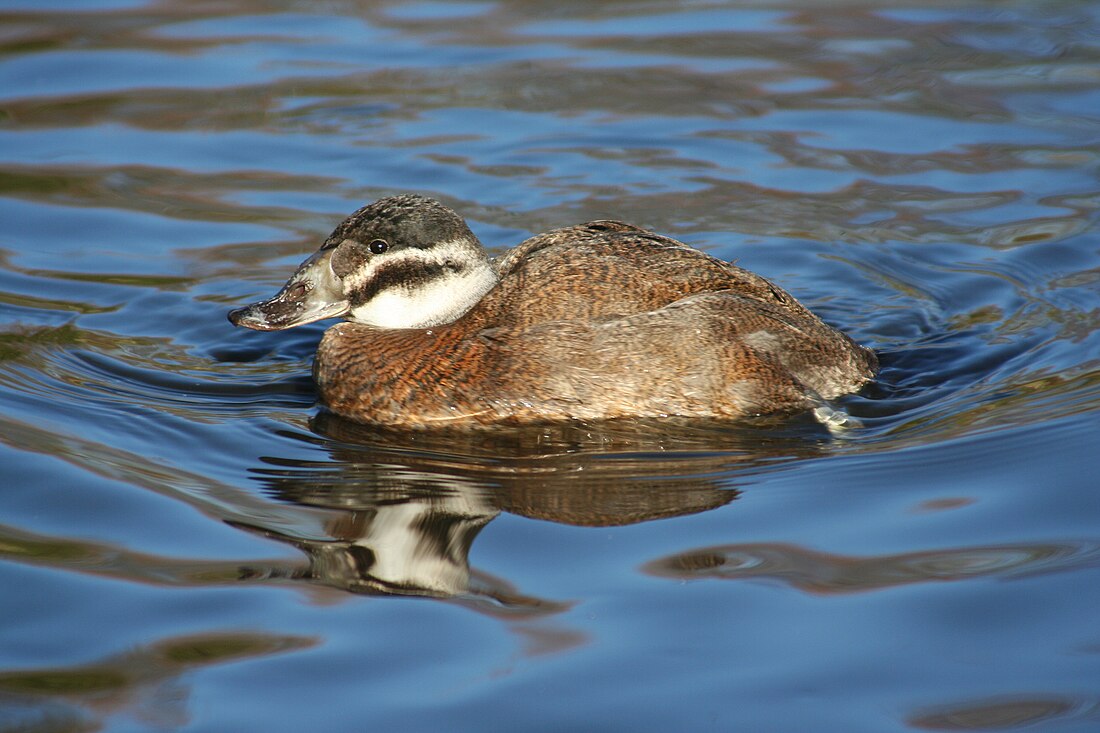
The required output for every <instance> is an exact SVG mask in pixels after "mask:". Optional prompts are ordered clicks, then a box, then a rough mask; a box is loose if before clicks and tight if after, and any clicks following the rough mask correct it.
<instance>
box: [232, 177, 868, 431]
mask: <svg viewBox="0 0 1100 733" xmlns="http://www.w3.org/2000/svg"><path fill="white" fill-rule="evenodd" d="M334 316H347V317H348V318H349V320H350V321H351V322H349V323H341V324H338V325H336V326H334V327H332V328H330V329H329V330H328V331H327V332H326V333H325V336H324V338H323V339H322V341H321V344H320V347H319V348H318V351H317V361H316V364H315V366H314V376H315V378H316V380H317V384H318V388H319V390H320V394H321V398H322V400H323V401H324V402H325V403H326V404H327V405H328V406H329V407H330V408H331V409H332V410H333V411H335V412H336V413H338V414H341V415H344V416H346V417H350V418H352V419H355V420H360V421H363V422H370V423H378V424H388V425H404V426H411V427H420V426H426V425H432V424H439V423H454V422H460V423H461V422H465V423H484V424H488V423H502V422H505V423H524V422H540V421H548V420H567V419H583V420H598V419H607V418H617V417H653V416H662V415H682V416H691V417H712V418H721V419H729V418H745V417H750V416H756V415H760V414H763V413H792V412H798V411H803V410H807V409H812V408H815V407H817V406H819V405H820V403H821V400H822V399H831V398H833V397H836V396H838V395H841V394H845V393H848V392H852V391H855V390H857V389H859V388H860V387H861V386H862V385H863V384H865V383H866V382H867V381H868V380H870V379H871V378H872V377H873V376H874V373H875V369H876V367H877V360H876V358H875V356H874V354H873V353H872V352H871V351H870V350H868V349H865V348H863V347H861V346H858V345H857V344H855V343H854V342H853V341H852V340H851V339H849V338H848V337H847V336H845V335H844V334H842V333H840V332H838V331H836V330H834V329H833V328H831V327H829V326H827V325H826V324H825V323H824V322H822V321H821V320H820V319H819V318H817V317H816V316H815V315H813V314H812V313H810V311H808V310H807V309H806V308H805V307H804V306H802V305H801V304H800V303H799V302H798V301H796V300H795V299H794V298H793V297H792V296H791V295H789V294H788V293H786V292H785V291H783V290H781V289H780V288H778V287H776V286H775V285H772V284H771V283H770V282H768V281H767V280H765V279H764V278H762V277H759V276H757V275H754V274H752V273H750V272H747V271H746V270H742V269H741V268H738V267H735V266H733V265H731V264H728V263H725V262H722V261H720V260H716V259H714V258H712V257H710V256H708V255H705V254H703V253H702V252H699V251H698V250H695V249H692V248H691V247H688V246H687V245H685V244H682V243H680V242H677V241H676V240H673V239H669V238H668V237H663V236H660V235H657V234H653V233H652V232H648V231H646V230H644V229H640V228H638V227H635V226H632V225H630V224H623V223H621V222H616V221H595V222H589V223H588V224H582V225H579V226H574V227H568V228H565V229H556V230H554V231H551V232H547V233H545V234H540V235H538V236H535V237H532V238H531V239H528V240H526V241H525V242H523V243H522V244H520V245H519V246H518V247H517V248H516V249H514V250H513V251H511V252H510V253H508V254H507V255H506V256H505V257H504V258H503V259H502V260H501V261H500V263H499V264H498V265H496V266H494V264H493V263H492V262H491V261H490V260H489V258H488V257H487V255H486V254H485V251H484V249H483V248H482V246H481V243H480V242H479V241H478V240H477V238H476V237H475V236H474V234H473V233H472V232H471V231H470V229H469V227H467V226H466V223H465V222H464V221H463V220H462V219H461V218H460V217H459V216H458V215H457V214H456V213H455V212H453V211H451V210H450V209H448V208H446V207H444V206H443V205H441V204H439V203H438V202H436V201H433V200H431V199H427V198H424V197H421V196H396V197H392V198H385V199H381V200H379V201H376V202H375V203H373V204H370V205H368V206H365V207H363V208H362V209H360V210H359V211H357V212H355V214H353V215H352V216H351V217H349V218H348V219H346V220H345V221H344V222H343V223H342V224H340V226H338V227H337V228H336V230H335V231H334V232H333V233H332V235H331V236H330V237H329V238H328V239H327V240H326V241H325V243H324V245H323V246H322V247H321V249H320V250H319V251H318V252H317V253H315V254H314V255H313V256H312V257H310V258H309V259H308V260H306V261H305V262H304V263H303V264H302V265H301V267H300V268H299V269H298V271H297V272H296V273H295V274H294V275H293V276H292V277H291V278H290V280H289V281H288V282H287V284H286V285H285V286H284V287H283V289H282V290H281V291H279V293H278V294H277V295H276V296H275V297H274V298H272V299H270V300H268V301H264V302H260V303H255V304H252V305H250V306H247V307H245V308H240V309H238V310H235V311H233V312H232V313H230V315H229V318H230V320H231V321H232V322H233V323H234V324H236V325H240V326H247V327H249V328H254V329H259V330H277V329H284V328H291V327H294V326H299V325H301V324H304V323H311V322H313V321H317V320H320V319H323V318H331V317H334Z"/></svg>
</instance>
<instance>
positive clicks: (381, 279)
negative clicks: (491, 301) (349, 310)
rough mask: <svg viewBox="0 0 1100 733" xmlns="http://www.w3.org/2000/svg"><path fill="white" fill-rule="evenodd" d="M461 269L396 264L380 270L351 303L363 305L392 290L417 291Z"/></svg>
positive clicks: (421, 264)
mask: <svg viewBox="0 0 1100 733" xmlns="http://www.w3.org/2000/svg"><path fill="white" fill-rule="evenodd" d="M461 269H462V268H461V267H455V265H454V263H448V264H439V263H434V262H432V263H428V262H411V261H408V262H394V263H393V264H390V265H386V266H383V267H380V268H378V271H377V272H375V273H374V277H373V278H371V280H370V281H369V282H368V283H366V284H365V285H364V286H363V287H362V288H361V289H359V290H357V291H356V292H355V293H353V294H352V297H351V302H352V304H353V305H362V304H363V303H367V302H369V301H370V300H371V299H372V298H374V297H376V296H377V295H378V294H379V293H381V292H383V291H386V290H390V289H392V288H405V289H407V290H415V289H416V288H419V287H423V286H424V285H427V284H429V283H430V282H432V281H433V280H436V279H438V278H440V277H442V276H443V275H444V274H445V273H446V272H448V271H452V272H459V271H460V270H461Z"/></svg>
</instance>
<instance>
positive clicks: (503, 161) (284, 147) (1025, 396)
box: [0, 0, 1100, 733]
mask: <svg viewBox="0 0 1100 733" xmlns="http://www.w3.org/2000/svg"><path fill="white" fill-rule="evenodd" d="M1098 174H1100V9H1098V7H1097V6H1096V4H1095V3H1088V2H1060V3H1030V4H1026V3H1025V4H1019V3H1017V4H1003V3H987V2H970V3H964V4H961V5H959V4H954V5H951V6H945V5H942V4H941V3H935V2H931V0H923V1H922V0H917V2H916V3H915V4H905V5H898V4H894V3H885V2H883V3H875V2H867V3H857V4H841V5H836V4H805V5H804V6H802V7H800V6H797V5H793V6H792V5H790V4H784V3H778V2H763V3H754V4H752V5H751V7H743V6H742V5H741V4H739V3H723V2H671V1H668V0H654V1H653V2H647V3H632V2H604V3H576V4H570V3H564V4H563V3H560V2H541V1H539V0H533V1H531V2H524V3H504V2H420V3H398V2H381V3H370V4H359V3H353V2H329V3H323V4H315V3H305V2H280V3H256V2H248V1H247V0H237V1H236V2H223V3H216V4H195V3H188V2H182V1H180V0H175V1H173V0H166V1H164V2H155V3H153V2H141V1H136V0H135V1H133V2H129V1H126V2H108V1H107V0H104V1H103V2H97V1H94V0H89V1H88V2H79V3H78V2H48V3H43V2H30V0H25V1H24V2H11V1H0V468H2V472H0V475H2V479H0V587H2V588H3V591H2V596H0V598H2V601H0V730H2V731H21V732H22V731H36V732H37V731H41V732H45V731H51V732H52V731H86V730H105V731H112V732H115V731H145V730H194V731H225V730H271V731H300V730H336V731H345V730H347V731H352V730H373V729H379V730H411V731H419V730H424V731H439V730H446V731H466V730H469V731H484V730H523V731H537V730H547V731H550V730H553V731H561V730H599V731H604V730H607V731H685V730H704V729H706V730H738V731H741V730H743V731H811V730H812V731H841V732H844V733H848V732H859V731H868V732H869V733H870V732H878V731H907V730H983V731H986V730H993V731H1000V730H1017V729H1026V730H1043V731H1046V730H1051V731H1093V730H1097V729H1100V692H1098V682H1100V627H1098V626H1097V623H1096V619H1097V611H1096V609H1097V608H1100V582H1098V581H1100V494H1098V491H1097V488H1096V487H1097V479H1096V477H1097V476H1098V475H1100V451H1098V450H1097V446H1098V445H1100V442H1098V440H1100V439H1098V437H1097V436H1098V435H1100V430H1098V428H1100V419H1098V418H1100V256H1098V255H1100V223H1098V222H1100V216H1098V212H1100V175H1098ZM400 191H416V192H420V193H424V194H428V195H431V196H435V197H437V198H440V199H441V200H443V201H445V202H446V203H447V204H449V205H451V206H452V207H454V208H455V209H456V210H458V211H459V212H461V213H462V214H463V215H464V216H466V217H467V219H468V221H469V222H470V224H471V226H472V228H473V229H474V231H475V232H476V233H477V234H478V235H479V236H480V237H481V238H482V239H483V241H484V242H485V243H486V245H487V246H489V247H490V248H492V249H493V250H494V251H497V252H500V251H503V250H504V249H506V248H507V247H509V246H511V245H513V244H515V243H517V242H518V241H520V240H521V239H523V238H524V237H526V236H528V235H530V234H531V233H534V232H538V231H543V230H545V229H547V228H550V227H553V226H559V225H565V224H572V223H577V222H581V221H586V220H590V219H596V218H617V219H624V220H627V221H632V222H634V223H637V224H641V225H645V226H647V227H650V228H653V229H655V230H657V231H660V232H663V233H667V234H671V235H673V236H676V237H678V238H680V239H682V240H684V241H687V242H689V243H691V244H693V245H696V246H698V247H700V248H702V249H705V250H706V251H708V252H710V253H712V254H714V255H716V256H719V257H722V258H725V259H730V260H736V261H737V262H738V263H739V264H740V265H742V266H744V267H747V268H749V269H752V270H754V271H756V272H759V273H760V274H762V275H765V276H767V277H769V278H771V279H774V280H775V281H777V282H778V283H780V284H781V285H783V286H784V287H785V288H787V289H789V290H791V291H792V292H793V293H795V294H796V295H797V296H798V297H799V298H800V299H802V300H803V301H804V302H805V303H806V304H807V305H809V306H810V307H812V308H813V309H814V310H815V311H817V312H818V313H820V314H821V315H822V316H823V317H824V318H826V320H828V321H830V322H831V323H833V324H835V325H837V326H838V327H840V328H842V329H843V330H845V331H846V332H848V333H850V334H851V335H853V337H855V338H857V339H858V340H859V341H861V342H862V343H865V344H867V345H870V346H872V347H874V348H875V349H876V350H877V351H878V352H879V353H880V357H881V359H882V362H883V371H882V374H881V377H880V379H879V380H878V381H876V383H875V384H873V385H872V386H871V387H869V388H868V389H867V390H865V391H864V392H863V393H862V394H860V395H858V396H853V397H851V398H847V399H845V400H843V401H842V406H843V407H844V409H846V410H847V411H848V412H849V413H850V414H851V415H853V416H854V417H856V418H858V420H859V421H860V422H861V423H862V427H861V428H858V429H855V430H851V431H848V432H846V433H844V434H840V435H831V434H829V433H828V432H827V431H824V430H823V429H821V428H820V427H819V426H816V425H815V424H814V423H813V422H812V421H810V420H806V419H794V420H791V421H789V422H786V423H783V424H779V425H769V426H731V425H700V424H691V423H668V422H665V423H661V422H658V423H649V424H639V425H631V424H626V425H624V424H619V425H591V426H589V425H577V426H563V427H560V428H545V429H541V428H540V429H529V430H510V431H504V432H502V433H498V434H488V435H486V434H475V435H470V434H463V433H459V432H454V433H441V434H414V435H409V434H400V433H393V432H390V431H385V430H377V429H369V428H365V427H362V426H356V425H353V424H349V423H346V422H343V421H340V420H338V419H335V418H333V417H331V416H329V415H327V414H325V413H323V412H321V411H320V410H319V409H318V408H317V406H316V405H315V399H316V397H315V393H314V391H313V386H312V383H311V381H310V378H309V368H310V363H311V359H312V355H313V352H314V350H315V348H316V344H317V341H318V339H319V338H320V335H321V333H322V331H323V329H324V328H325V326H326V325H327V324H316V325H314V326H309V327H305V328H302V329H298V330H295V331H291V332H283V333H270V334H261V333H255V332H247V331H243V330H239V329H234V328H232V327H231V326H230V325H229V323H228V322H227V321H226V320H225V314H226V312H227V311H228V310H229V309H230V308H232V307H234V306H236V305H239V304H242V303H244V302H247V301H250V300H254V299H256V298H259V297H265V296H267V295H270V294H271V293H273V292H274V289H275V288H277V287H278V286H279V285H280V284H281V283H282V282H283V281H284V280H285V279H286V277H287V275H288V274H289V272H290V271H291V270H292V268H293V267H294V266H295V265H296V263H297V262H299V261H300V260H301V259H302V258H303V257H304V256H305V255H306V254H307V253H309V252H311V251H313V250H314V249H315V248H316V247H317V246H318V244H319V243H320V242H321V241H322V240H323V238H324V237H325V236H326V235H327V234H328V232H329V231H331V229H332V227H333V226H334V225H335V224H336V223H337V222H338V221H339V220H340V219H341V218H342V217H343V216H344V215H346V214H348V213H350V212H351V211H353V210H354V209H356V208H357V207H358V206H360V205H361V204H363V203H364V202H366V201H369V200H372V199H374V198H377V197H379V196H382V195H386V194H390V193H395V192H400Z"/></svg>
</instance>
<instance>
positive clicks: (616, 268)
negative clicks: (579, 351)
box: [472, 221, 812, 325]
mask: <svg viewBox="0 0 1100 733" xmlns="http://www.w3.org/2000/svg"><path fill="white" fill-rule="evenodd" d="M498 269H499V271H500V276H501V282H500V284H499V285H498V286H497V288H496V289H495V290H494V291H493V292H492V293H491V294H490V297H489V298H487V300H486V303H485V305H486V306H487V307H486V308H482V309H477V310H479V311H480V312H481V313H484V314H491V316H490V317H491V319H492V320H494V321H495V322H496V324H497V325H504V324H505V323H509V324H515V325H521V324H534V323H539V322H543V321H560V320H579V321H592V320H598V319H603V318H616V317H621V316H625V315H630V314H634V313H642V312H645V311H650V310H654V309H657V308H661V307H663V306H666V305H668V304H670V303H673V302H675V301H677V300H680V299H681V298H684V297H687V296H689V295H695V294H698V293H707V292H714V291H718V290H730V291H733V292H736V293H737V294H738V295H740V296H742V297H744V298H747V299H749V300H754V301H758V302H762V303H769V304H774V305H778V306H781V307H783V308H787V309H790V310H791V312H792V313H796V314H799V315H807V316H811V317H812V314H810V312H809V311H807V310H806V309H805V308H804V307H802V305H801V304H800V303H798V301H796V300H795V299H794V298H793V297H791V296H790V295H789V294H787V293H786V292H784V291H783V290H782V289H780V288H778V287H776V286H775V285H773V284H772V283H770V282H768V281H767V280H765V279H764V278H762V277H760V276H759V275H755V274H753V273H751V272H749V271H748V270H743V269H741V268H739V267H737V266H735V265H731V264H730V263H728V262H723V261H722V260H719V259H716V258H714V257H711V256H709V255H707V254H704V253H703V252H700V251H699V250H697V249H694V248H692V247H689V246H688V245H686V244H683V243H682V242H678V241H676V240H675V239H671V238H669V237H663V236H661V235H659V234H654V233H652V232H649V231H647V230H645V229H641V228H639V227H636V226H633V225H630V224H625V223H623V222H619V221H594V222H589V223H587V224H581V225H578V226H573V227H567V228H564V229H555V230H553V231H549V232H546V233H544V234H539V235H537V236H534V237H531V238H530V239H527V240H525V241H523V242H522V243H520V244H519V245H518V246H517V247H516V248H515V249H513V250H511V251H509V252H508V253H507V254H506V255H505V256H504V257H503V258H502V259H501V261H500V263H499V265H498ZM472 315H475V316H476V315H477V314H472Z"/></svg>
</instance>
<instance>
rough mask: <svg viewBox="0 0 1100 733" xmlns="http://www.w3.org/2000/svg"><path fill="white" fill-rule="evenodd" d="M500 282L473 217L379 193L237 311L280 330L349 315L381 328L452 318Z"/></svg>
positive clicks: (258, 325) (253, 323)
mask: <svg viewBox="0 0 1100 733" xmlns="http://www.w3.org/2000/svg"><path fill="white" fill-rule="evenodd" d="M496 282H497V273H496V270H495V269H494V267H493V265H492V263H491V262H490V261H489V258H488V256H487V255H486V254H485V250H484V249H483V248H482V246H481V243H480V242H479V241H478V239H477V237H476V236H474V233H473V232H471V231H470V228H469V227H468V226H466V222H465V221H463V220H462V217H460V216H459V215H458V214H456V213H455V212H453V211H451V210H450V209H448V208H447V207H446V206H444V205H442V204H441V203H439V202H438V201H434V200H432V199H429V198H425V197H423V196H415V195H405V196H392V197H389V198H384V199H379V200H378V201H375V202H374V203H373V204H368V205H367V206H364V207H363V208H361V209H359V210H358V211H356V212H355V213H354V214H352V215H351V216H349V217H348V218H347V219H345V220H344V221H343V222H342V223H341V224H340V225H339V226H338V227H336V230H335V231H334V232H333V233H332V234H331V235H330V236H329V238H328V239H326V240H325V243H324V244H323V245H322V246H321V249H319V250H318V251H317V252H315V253H314V254H313V255H312V256H311V257H310V258H309V259H307V260H306V261H305V262H303V263H302V264H301V265H300V266H299V267H298V271H297V272H295V273H294V275H292V276H291V278H290V280H288V281H287V283H286V285H284V286H283V289H282V290H280V291H279V292H278V293H276V295H275V297H273V298H271V299H270V300H264V301H261V302H258V303H253V304H251V305H247V306H245V307H243V308H238V309H236V310H234V311H231V312H230V313H229V320H230V322H232V323H233V325H235V326H245V327H247V328H254V329H256V330H258V331H276V330H281V329H284V328H293V327H295V326H301V325H303V324H306V323H313V322H314V321H319V320H321V319H324V318H336V317H340V316H343V317H345V318H347V319H348V320H350V321H355V322H358V323H365V324H369V325H372V326H377V327H380V328H427V327H429V326H436V325H439V324H442V323H450V322H451V321H453V320H455V319H456V318H458V317H459V316H461V315H462V314H463V313H465V312H466V311H468V310H469V309H470V308H472V307H473V306H474V305H475V304H476V303H477V302H478V301H479V300H481V298H482V297H483V296H484V295H485V294H486V293H487V292H489V290H490V289H492V287H493V286H494V285H495V284H496Z"/></svg>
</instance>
